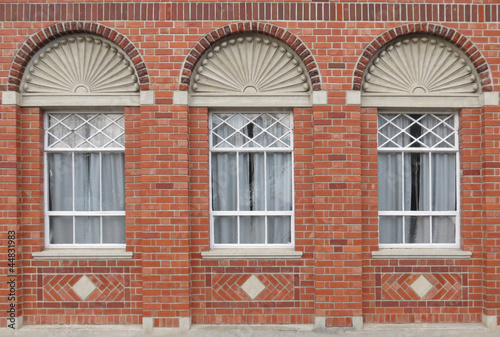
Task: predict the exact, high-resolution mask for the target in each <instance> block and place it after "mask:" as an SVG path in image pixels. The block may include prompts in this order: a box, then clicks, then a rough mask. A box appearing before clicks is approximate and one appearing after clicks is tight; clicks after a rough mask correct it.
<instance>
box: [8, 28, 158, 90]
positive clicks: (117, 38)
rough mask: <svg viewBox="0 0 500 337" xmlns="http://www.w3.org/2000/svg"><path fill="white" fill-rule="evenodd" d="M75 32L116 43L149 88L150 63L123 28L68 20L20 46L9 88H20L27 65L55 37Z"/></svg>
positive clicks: (14, 61)
mask: <svg viewBox="0 0 500 337" xmlns="http://www.w3.org/2000/svg"><path fill="white" fill-rule="evenodd" d="M72 34H90V35H93V36H96V37H101V38H103V39H104V40H108V42H109V43H111V44H114V45H116V47H118V48H119V49H120V50H121V51H122V53H123V54H124V55H126V56H127V58H128V59H130V62H131V66H132V67H133V68H134V71H135V74H136V76H137V78H138V83H139V85H140V90H149V75H148V71H147V68H146V64H145V62H144V60H143V59H142V57H141V55H140V53H139V51H138V50H137V48H136V47H135V46H134V45H133V43H132V42H131V41H130V40H129V39H127V38H126V37H125V36H124V35H122V34H120V33H119V32H117V31H115V30H113V29H111V28H109V27H106V26H104V25H102V24H98V23H90V22H65V23H57V24H54V25H51V26H48V27H46V28H44V29H42V30H40V31H38V32H37V33H35V34H33V35H31V36H30V37H29V38H28V39H27V40H26V41H25V42H24V43H23V45H22V46H21V48H19V50H18V52H17V54H16V55H15V57H14V59H13V62H12V64H11V69H10V72H9V79H8V90H9V91H17V92H19V91H20V89H21V81H22V79H23V76H24V73H25V71H26V67H27V66H28V63H29V62H30V61H31V59H32V58H33V57H34V56H35V54H36V53H37V52H38V51H40V50H41V49H42V48H44V47H45V46H46V45H47V44H49V43H50V42H51V41H53V40H54V39H57V38H60V37H63V36H68V35H72Z"/></svg>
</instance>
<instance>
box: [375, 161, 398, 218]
mask: <svg viewBox="0 0 500 337" xmlns="http://www.w3.org/2000/svg"><path fill="white" fill-rule="evenodd" d="M378 207H379V210H380V211H401V210H402V208H403V156H402V155H401V153H379V154H378Z"/></svg>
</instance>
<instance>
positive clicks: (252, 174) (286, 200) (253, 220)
mask: <svg viewBox="0 0 500 337" xmlns="http://www.w3.org/2000/svg"><path fill="white" fill-rule="evenodd" d="M236 158H237V159H236ZM236 160H237V161H238V166H237V169H238V173H237V169H236ZM211 165H212V208H213V210H214V211H291V210H292V185H291V184H292V167H291V154H290V153H264V152H257V153H256V152H250V153H248V152H247V153H245V152H243V153H238V154H236V153H217V152H215V153H212V163H211ZM237 179H238V183H237ZM237 186H239V190H238V188H237ZM266 203H267V205H266ZM266 221H267V236H268V243H290V242H291V232H290V227H291V226H290V217H289V216H266V217H264V216H238V217H236V216H215V217H214V242H215V243H233V244H234V243H237V242H238V223H239V238H240V243H248V244H258V243H262V244H263V243H265V235H266V232H265V231H266V226H265V224H266Z"/></svg>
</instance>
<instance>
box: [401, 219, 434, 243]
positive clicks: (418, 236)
mask: <svg viewBox="0 0 500 337" xmlns="http://www.w3.org/2000/svg"><path fill="white" fill-rule="evenodd" d="M430 230H431V229H430V219H429V217H427V216H407V217H405V241H406V243H430V241H431V239H430Z"/></svg>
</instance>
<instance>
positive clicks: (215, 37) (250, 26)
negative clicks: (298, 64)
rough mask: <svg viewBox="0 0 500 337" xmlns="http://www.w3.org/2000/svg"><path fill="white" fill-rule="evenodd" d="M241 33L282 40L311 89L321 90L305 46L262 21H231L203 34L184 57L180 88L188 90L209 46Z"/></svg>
mask: <svg viewBox="0 0 500 337" xmlns="http://www.w3.org/2000/svg"><path fill="white" fill-rule="evenodd" d="M241 33H259V34H262V35H265V36H269V37H270V38H275V39H276V40H278V41H280V42H282V43H283V46H288V47H287V48H289V49H290V50H291V51H293V52H294V54H296V55H297V56H298V58H299V59H300V60H301V61H302V63H303V64H304V67H305V70H306V74H307V75H308V76H309V78H310V83H311V90H313V91H319V90H321V78H320V73H319V70H318V67H317V64H316V61H315V60H314V57H313V55H312V53H311V52H310V51H309V49H308V48H307V46H306V45H305V44H304V43H303V42H302V41H301V40H300V39H299V38H298V37H297V36H295V35H294V34H293V33H291V32H289V31H288V30H286V29H284V28H281V27H279V26H276V25H273V24H269V23H262V22H240V23H233V24H229V25H226V26H223V27H220V28H218V29H215V30H213V31H212V32H210V33H208V34H207V35H205V36H204V37H203V38H202V39H201V40H199V41H198V42H197V43H196V44H195V46H194V47H193V48H192V49H191V51H190V53H189V54H188V55H187V57H186V60H185V62H184V65H183V70H182V73H181V79H180V90H183V91H187V90H189V87H190V84H191V81H192V77H193V76H192V75H193V71H194V69H195V65H197V63H198V61H200V59H201V58H202V56H203V55H204V54H205V52H206V51H207V50H208V49H209V48H211V46H212V45H214V44H215V43H217V42H218V41H219V40H221V39H224V38H226V37H228V36H230V35H234V34H241Z"/></svg>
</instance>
